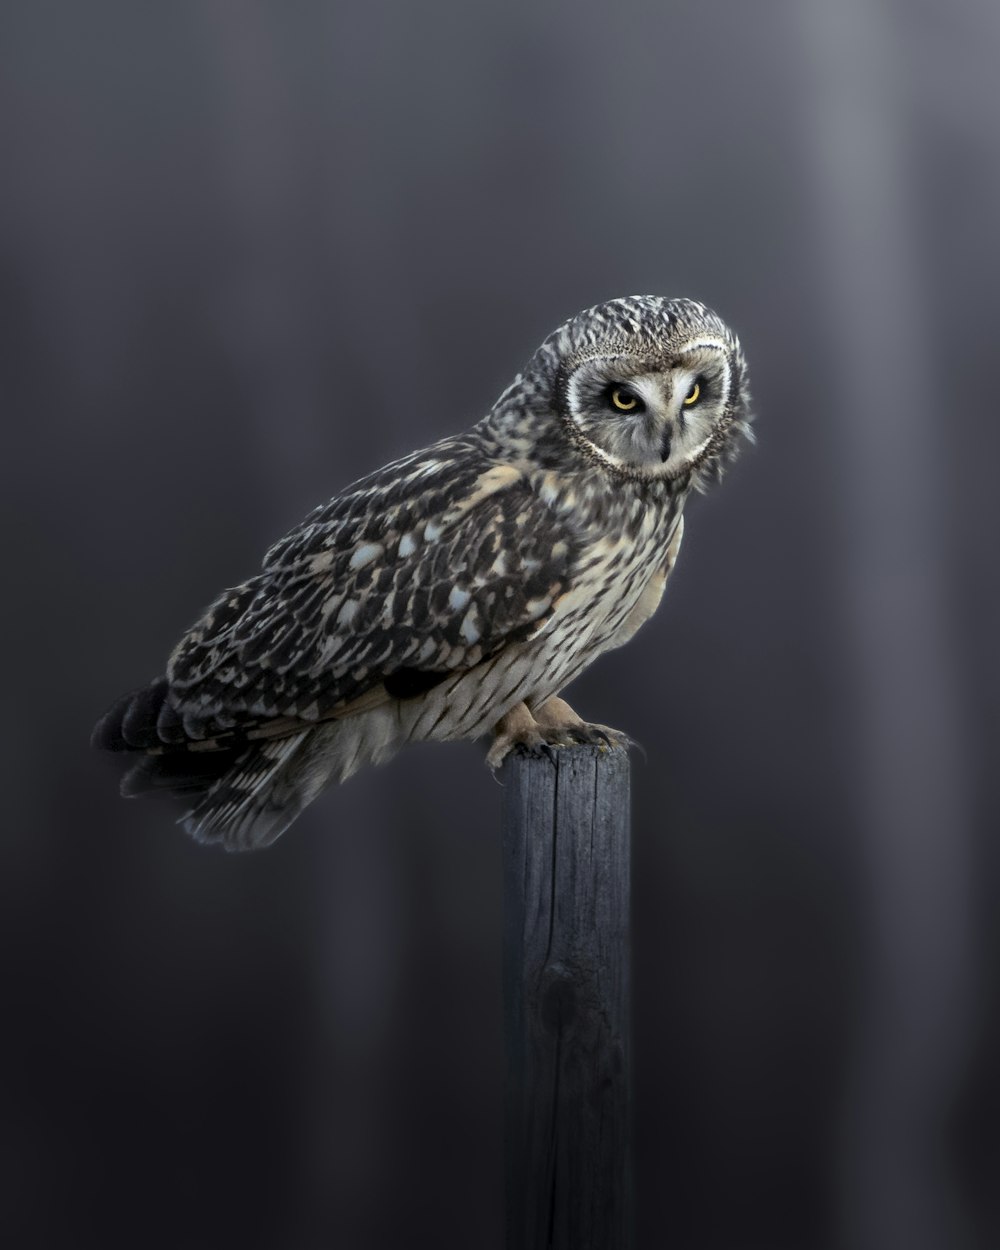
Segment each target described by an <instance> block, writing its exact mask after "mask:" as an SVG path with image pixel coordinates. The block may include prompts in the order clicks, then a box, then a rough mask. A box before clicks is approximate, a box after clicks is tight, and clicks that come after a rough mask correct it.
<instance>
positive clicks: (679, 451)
mask: <svg viewBox="0 0 1000 1250" xmlns="http://www.w3.org/2000/svg"><path fill="white" fill-rule="evenodd" d="M528 379H530V380H531V381H532V382H534V383H535V387H534V388H533V389H535V391H536V394H538V395H539V397H540V398H541V397H542V396H545V397H546V399H547V403H548V406H549V410H550V412H552V413H554V415H555V417H556V418H557V420H558V422H559V423H560V426H561V428H562V430H563V432H564V434H565V435H568V437H569V439H570V440H571V441H572V442H573V443H574V444H575V445H576V447H577V448H578V449H579V450H582V451H583V452H584V453H585V454H586V455H587V456H588V458H589V459H591V460H594V461H597V462H599V463H600V464H601V465H602V466H603V467H605V468H606V469H608V470H610V471H611V472H612V473H613V474H617V475H622V476H625V477H629V478H656V479H668V480H669V479H680V478H684V477H689V478H690V479H691V480H692V481H693V483H694V484H695V485H698V486H702V485H704V484H705V483H706V482H708V481H709V480H711V479H712V478H713V477H716V476H718V474H719V472H720V471H721V469H722V467H723V465H724V464H725V462H726V461H727V460H728V459H730V458H731V457H732V456H733V454H734V453H735V451H736V449H737V447H738V445H739V442H740V436H741V435H742V436H749V435H750V429H749V421H750V410H749V404H750V396H749V387H748V376H747V366H746V361H745V360H744V357H743V353H742V351H741V349H740V345H739V342H738V340H737V338H736V336H735V335H734V334H733V332H732V331H731V330H730V329H729V327H728V326H727V325H726V324H725V323H724V322H723V321H722V320H721V319H720V318H719V317H717V316H716V315H715V313H713V312H712V311H710V310H709V309H708V308H706V307H705V306H704V305H703V304H699V303H696V302H695V301H694V300H688V299H664V298H662V297H660V296H655V295H637V296H629V297H626V298H624V299H614V300H609V301H608V302H607V303H604V304H598V305H596V306H595V307H594V308H588V309H586V310H585V311H584V312H581V313H578V314H577V315H576V316H575V317H573V318H572V319H571V320H570V321H567V322H566V324H565V325H563V326H561V327H560V328H559V329H558V330H557V331H555V333H554V334H552V335H550V336H549V338H548V339H546V341H545V342H544V343H543V344H542V346H541V348H539V350H538V352H537V353H536V354H535V357H534V358H533V360H532V362H531V365H529V368H528V370H527V371H526V380H528Z"/></svg>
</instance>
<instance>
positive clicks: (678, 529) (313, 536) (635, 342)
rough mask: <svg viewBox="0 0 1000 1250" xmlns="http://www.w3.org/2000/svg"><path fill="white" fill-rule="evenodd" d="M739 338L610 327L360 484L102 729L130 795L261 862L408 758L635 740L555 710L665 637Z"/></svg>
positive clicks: (726, 428) (737, 428) (733, 438)
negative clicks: (662, 616) (569, 690)
mask: <svg viewBox="0 0 1000 1250" xmlns="http://www.w3.org/2000/svg"><path fill="white" fill-rule="evenodd" d="M749 422H750V412H749V391H748V378H747V367H746V362H745V360H744V357H743V353H742V351H741V349H740V346H739V343H738V341H737V339H736V337H735V335H734V334H733V333H732V331H731V330H730V329H729V328H728V327H727V326H726V325H725V324H724V322H723V321H721V320H720V319H719V317H718V316H716V315H715V313H713V312H711V311H710V310H709V309H708V308H706V307H705V306H704V305H702V304H699V303H696V302H695V301H693V300H689V299H665V298H662V297H659V296H631V297H628V298H624V299H614V300H609V301H608V302H607V303H603V304H598V305H597V306H596V307H593V308H589V309H587V310H585V311H584V312H581V313H579V314H578V315H577V316H575V317H573V318H571V319H570V320H569V321H567V322H566V323H565V324H564V325H562V326H560V327H559V329H557V330H556V331H555V332H554V333H553V334H551V335H550V336H549V337H548V338H547V339H546V340H545V341H544V342H543V343H542V345H541V346H540V347H539V348H538V350H537V351H536V352H535V354H534V355H533V356H532V357H531V359H530V360H529V361H528V363H527V365H526V366H525V368H524V370H523V371H522V372H521V373H519V374H518V375H517V376H516V377H515V378H514V380H513V382H511V384H510V385H509V386H508V387H507V389H506V390H505V391H504V392H503V394H502V395H501V396H500V397H499V399H497V401H496V403H495V404H494V405H493V407H492V409H491V410H490V411H489V413H488V414H487V415H486V416H485V417H483V419H482V420H481V421H479V422H478V424H476V425H473V426H472V428H471V429H469V430H468V432H466V433H463V434H456V435H452V436H451V437H448V438H444V439H442V440H441V441H440V442H437V443H435V444H433V445H432V446H430V447H428V448H426V449H424V450H423V451H416V452H413V453H412V454H411V455H408V456H404V457H403V458H402V459H401V460H396V461H394V462H393V463H392V464H389V465H387V466H386V467H385V468H383V469H379V470H378V471H377V472H375V473H372V474H370V475H369V476H368V477H364V478H362V479H361V480H360V481H358V482H355V483H354V484H353V485H352V486H349V487H347V489H346V490H344V491H343V492H342V493H341V494H339V495H336V496H335V497H334V498H333V499H332V500H330V502H329V503H325V504H323V505H321V506H320V507H319V508H317V509H316V510H315V511H314V512H312V513H311V514H310V515H309V516H307V517H306V519H305V520H304V521H303V522H302V524H301V525H299V526H298V527H297V528H296V529H293V530H292V531H291V533H289V534H287V535H286V536H285V537H284V538H282V539H281V540H280V541H279V542H277V543H276V544H275V545H274V546H273V547H271V549H270V550H269V551H268V552H267V554H266V555H265V557H264V561H263V566H262V568H261V571H260V572H259V573H258V574H257V575H256V576H254V577H252V578H250V580H249V581H246V582H244V583H242V584H241V585H238V586H235V587H233V588H232V589H231V590H226V591H224V592H223V593H222V594H221V595H219V597H218V598H217V599H216V600H215V602H214V603H213V604H212V605H211V607H209V608H208V610H207V611H206V612H205V613H204V615H203V616H202V617H201V619H200V620H198V621H197V622H196V623H195V624H194V625H193V626H192V627H191V628H190V629H189V630H188V632H187V633H186V634H185V635H184V636H183V637H182V638H181V640H180V642H179V643H178V645H177V647H176V648H175V649H174V652H173V654H172V655H171V656H170V659H169V661H168V663H167V666H166V673H165V675H164V676H162V677H159V678H157V679H156V680H155V681H153V682H152V683H151V684H149V685H148V686H145V687H143V688H141V689H139V690H136V691H134V692H132V693H131V694H128V695H126V696H124V697H123V698H122V699H120V700H119V701H118V702H117V703H115V704H114V706H113V707H112V708H111V709H110V710H109V711H108V712H107V714H106V715H105V716H104V717H103V718H102V719H101V721H100V722H99V723H98V725H97V727H96V729H95V731H94V742H95V744H96V745H97V746H99V747H102V748H105V749H107V750H110V751H118V752H127V753H130V755H131V759H132V761H133V762H132V763H131V767H130V768H129V770H128V771H127V773H126V774H125V776H124V779H123V781H122V793H123V794H124V795H126V796H132V795H138V794H146V793H150V792H160V793H164V792H165V793H169V794H173V795H176V796H179V797H180V798H182V799H183V800H185V802H186V804H187V811H186V814H185V815H184V816H182V818H181V819H182V821H183V823H184V825H185V827H186V828H187V830H188V831H189V832H190V833H191V834H192V835H193V836H194V837H195V838H196V839H198V840H199V841H201V842H209V843H221V844H222V846H224V847H225V848H226V849H228V850H248V849H252V848H256V847H263V846H267V845H268V844H269V843H271V842H273V841H274V840H275V838H277V837H278V836H279V835H280V834H281V833H283V832H284V831H285V830H286V829H287V828H288V826H289V825H290V824H291V823H292V821H293V820H295V818H296V816H298V814H299V813H300V812H301V811H302V810H303V808H304V807H305V806H306V805H307V804H308V803H310V802H312V800H313V799H315V798H316V796H317V795H318V794H319V793H320V792H321V791H322V790H323V789H324V787H325V786H327V785H328V784H329V783H331V782H333V781H343V780H345V779H346V778H347V777H349V776H350V775H351V774H352V773H354V772H355V771H357V769H359V768H361V767H362V766H363V765H366V764H378V763H381V762H383V761H384V760H387V759H389V757H390V756H392V755H393V754H394V753H395V752H396V751H397V750H398V749H399V748H400V747H401V746H403V745H404V744H405V743H407V742H412V741H422V740H434V741H448V740H454V739H461V738H477V737H480V736H481V735H484V734H487V733H489V732H491V731H492V733H493V735H494V737H493V741H492V745H491V746H490V748H489V751H488V754H487V757H486V758H487V762H488V763H489V764H490V765H491V766H492V767H494V768H496V767H497V766H498V765H499V764H500V763H501V762H502V760H503V759H504V757H505V756H506V755H507V754H508V753H509V752H510V751H512V750H516V749H525V750H529V751H537V750H551V749H553V748H557V747H560V746H565V745H569V744H572V743H599V744H603V745H605V746H606V747H610V748H612V749H618V748H621V747H623V746H624V745H625V744H626V743H627V739H626V737H625V735H623V734H621V733H619V732H618V731H616V730H612V729H609V728H607V727H606V726H604V725H595V724H590V723H587V722H585V721H583V720H582V719H581V718H580V717H579V716H577V714H576V713H575V712H574V711H573V709H572V708H571V707H570V706H569V704H568V703H566V702H565V701H564V700H563V699H562V698H561V694H560V692H561V691H562V690H563V689H564V688H565V687H566V686H567V685H568V684H569V683H570V682H571V681H572V680H573V679H574V677H576V676H577V675H578V674H579V673H581V672H582V671H583V669H585V668H586V667H587V666H588V665H589V664H590V663H591V662H592V661H593V660H594V659H596V658H597V656H599V655H600V654H601V653H602V652H603V651H606V650H608V649H609V648H611V647H617V646H620V645H621V644H622V643H624V642H626V641H627V640H628V639H629V638H631V637H632V635H633V634H634V633H635V631H636V630H637V629H638V628H639V626H640V625H642V624H643V622H644V621H646V620H647V618H648V617H649V616H650V615H651V613H652V612H653V611H654V610H655V609H656V607H657V605H658V604H659V602H660V598H661V596H662V594H663V589H664V585H665V584H666V580H667V578H668V577H669V575H670V571H671V569H672V568H673V565H674V561H675V560H676V559H677V554H678V551H679V550H680V545H681V538H682V535H683V528H684V520H683V510H684V503H685V501H686V499H687V497H688V495H689V494H690V492H691V491H692V489H701V488H703V487H704V486H705V485H707V484H708V483H709V482H711V481H712V480H714V479H715V478H717V477H719V476H720V474H721V472H722V469H723V467H724V465H725V464H726V462H727V461H728V460H730V459H731V458H732V457H733V455H734V454H735V452H736V451H737V449H738V447H739V446H740V444H741V441H742V439H743V438H745V437H748V436H749V435H750V425H749Z"/></svg>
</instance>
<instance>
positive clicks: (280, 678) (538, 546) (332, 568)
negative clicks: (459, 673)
mask: <svg viewBox="0 0 1000 1250" xmlns="http://www.w3.org/2000/svg"><path fill="white" fill-rule="evenodd" d="M471 450H472V449H470V448H468V447H467V446H464V445H463V444H462V443H461V440H449V441H448V442H447V443H445V444H440V445H438V447H437V448H431V449H430V450H429V451H428V452H425V453H423V455H422V456H419V457H418V456H414V457H409V458H407V460H405V461H400V462H398V463H397V465H395V466H390V467H389V469H386V470H382V471H381V473H380V474H378V475H375V476H374V477H373V478H371V479H368V480H366V481H364V482H362V483H359V485H358V487H357V488H356V489H355V491H354V492H353V493H349V494H347V495H345V496H342V497H340V498H339V499H337V500H334V501H332V503H331V504H329V505H326V506H325V507H324V508H323V509H321V510H319V511H318V512H317V513H316V514H314V515H313V517H312V518H310V519H308V520H307V521H306V523H304V524H303V526H301V527H300V528H299V529H298V530H295V531H293V532H292V533H291V534H289V535H288V536H287V538H285V539H283V540H282V541H281V542H280V543H278V544H277V545H276V546H275V547H273V548H272V549H271V551H270V552H268V555H267V557H266V558H265V563H264V571H263V572H262V573H261V574H260V575H259V576H257V577H255V578H253V579H252V580H251V581H249V582H247V583H246V584H245V585H243V586H239V587H236V588H235V589H233V590H231V591H228V592H226V593H225V594H223V595H222V596H220V598H219V599H218V600H217V601H216V603H215V604H213V606H212V607H211V608H210V609H209V610H208V612H207V613H206V614H205V616H204V618H203V619H202V620H201V621H199V622H198V623H197V624H196V625H195V626H194V627H193V629H192V630H191V631H190V632H189V633H188V634H187V635H186V637H185V638H183V639H182V641H181V643H180V644H179V646H178V647H177V649H176V650H175V652H174V654H173V656H172V657H171V660H170V665H169V668H168V672H167V677H168V681H169V685H170V703H171V705H172V706H173V708H174V709H175V710H176V712H177V714H178V715H177V717H176V719H174V720H173V725H172V726H171V725H170V723H168V722H169V721H170V720H171V718H169V717H168V718H161V734H162V736H163V737H164V738H171V737H172V739H173V740H174V741H177V740H179V738H180V734H181V733H183V736H184V738H185V739H189V738H196V739H197V738H204V737H211V736H214V735H216V734H218V733H220V732H224V731H226V730H229V729H243V728H246V727H248V726H249V725H254V724H258V725H259V724H261V723H264V722H268V721H275V720H279V719H284V718H295V719H296V720H298V721H300V722H301V721H302V720H305V721H310V722H311V721H317V720H322V719H324V718H328V717H329V716H331V715H335V714H338V713H342V712H344V711H345V710H349V709H350V707H351V706H352V705H355V706H356V705H358V701H359V700H362V701H363V700H365V699H368V700H371V699H372V698H376V699H377V698H378V697H383V698H384V697H385V690H386V683H388V693H389V694H390V695H392V694H395V695H399V696H400V697H405V696H406V695H408V694H415V693H419V692H420V691H421V690H422V689H427V688H428V687H430V686H432V685H433V684H435V680H436V677H437V675H447V674H448V673H450V672H454V671H455V670H456V669H462V668H471V667H473V666H475V665H476V664H478V663H479V662H480V661H481V660H482V659H484V658H485V657H487V656H489V655H492V654H494V653H495V652H496V651H498V650H499V649H500V648H501V647H503V646H504V645H506V644H508V643H511V642H515V641H518V640H521V639H524V638H527V637H529V636H531V634H532V633H534V632H535V631H537V630H538V629H539V628H541V626H542V625H543V624H544V622H545V620H546V618H547V617H548V615H549V614H550V613H551V611H552V605H553V603H554V601H555V600H556V598H557V597H558V596H559V595H560V594H561V593H562V592H563V591H564V590H565V589H566V587H567V583H568V579H569V571H570V569H571V567H572V564H573V560H574V557H575V555H576V547H577V544H576V542H575V540H574V539H573V538H572V536H570V535H567V534H566V533H565V532H563V530H562V529H561V527H560V526H559V523H558V521H557V518H556V517H555V516H554V514H553V513H552V512H551V510H550V509H549V508H548V507H547V506H546V505H545V504H544V503H542V502H541V501H540V500H539V499H538V498H537V497H536V496H535V495H534V494H533V493H532V492H531V491H530V489H529V488H528V487H527V485H526V484H525V483H524V481H523V480H522V479H521V477H520V475H519V474H518V472H517V471H516V470H515V469H513V468H512V467H510V466H506V465H501V466H497V465H491V464H490V463H489V462H486V461H484V460H483V458H482V457H480V456H477V455H472V454H471ZM164 731H165V732H164Z"/></svg>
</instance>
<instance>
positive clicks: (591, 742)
mask: <svg viewBox="0 0 1000 1250" xmlns="http://www.w3.org/2000/svg"><path fill="white" fill-rule="evenodd" d="M495 732H496V737H495V738H494V740H493V745H492V746H491V747H490V749H489V751H488V752H487V755H486V763H487V764H488V765H489V767H490V768H491V769H493V770H494V771H495V770H496V769H497V768H499V767H500V765H501V764H502V763H503V762H504V760H505V759H506V758H507V756H508V755H510V754H511V752H513V751H521V752H523V753H524V754H526V755H534V756H539V755H546V756H548V757H549V758H550V759H551V758H552V750H553V748H554V747H572V746H596V747H601V748H602V749H603V750H608V751H624V750H627V749H628V747H629V746H631V739H630V738H629V737H628V735H627V734H623V733H621V732H620V731H619V730H617V729H611V728H610V727H609V726H607V725H591V724H588V723H587V721H584V720H581V719H580V717H579V716H577V714H576V713H575V712H574V711H573V709H572V708H571V707H570V706H569V704H568V703H566V702H565V701H564V700H563V699H557V698H552V699H549V700H548V702H547V703H545V704H544V705H543V706H542V707H540V708H539V709H538V710H537V711H536V712H535V713H534V714H532V713H531V712H530V711H529V709H528V706H527V704H525V703H517V704H515V705H514V707H512V708H511V710H510V711H509V712H508V713H507V714H506V716H503V717H501V718H500V720H499V721H498V723H497V726H496V730H495Z"/></svg>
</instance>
